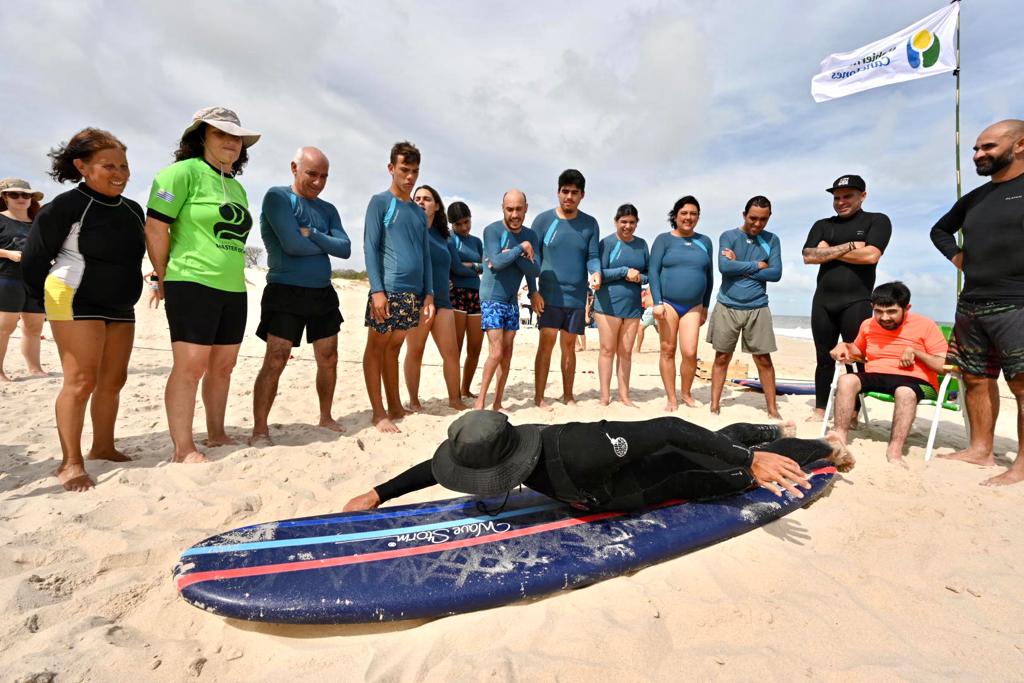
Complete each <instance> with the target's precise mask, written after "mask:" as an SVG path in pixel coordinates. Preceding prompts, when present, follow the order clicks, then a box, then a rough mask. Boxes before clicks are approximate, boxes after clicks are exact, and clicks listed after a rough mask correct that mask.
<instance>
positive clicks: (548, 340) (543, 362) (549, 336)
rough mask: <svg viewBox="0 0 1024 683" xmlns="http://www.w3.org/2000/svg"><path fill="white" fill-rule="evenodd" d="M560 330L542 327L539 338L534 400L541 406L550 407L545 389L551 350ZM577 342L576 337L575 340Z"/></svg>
mask: <svg viewBox="0 0 1024 683" xmlns="http://www.w3.org/2000/svg"><path fill="white" fill-rule="evenodd" d="M558 332H559V330H557V329H555V328H552V327H542V328H540V338H539V339H538V340H537V357H536V358H535V359H534V361H533V381H534V391H533V402H534V403H535V404H536V405H537V406H538V407H539V408H550V407H551V406H550V405H548V402H547V401H545V400H544V389H546V388H547V385H548V371H549V370H550V369H551V352H552V351H553V350H554V348H555V342H557V341H558ZM573 343H575V339H574V340H573Z"/></svg>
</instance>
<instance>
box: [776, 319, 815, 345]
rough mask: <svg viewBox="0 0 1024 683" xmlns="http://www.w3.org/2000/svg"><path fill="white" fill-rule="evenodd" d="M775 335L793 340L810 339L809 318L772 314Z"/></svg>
mask: <svg viewBox="0 0 1024 683" xmlns="http://www.w3.org/2000/svg"><path fill="white" fill-rule="evenodd" d="M772 326H773V327H774V328H775V334H776V335H778V336H780V337H791V338H793V339H811V317H810V316H809V315H775V314H774V313H773V314H772Z"/></svg>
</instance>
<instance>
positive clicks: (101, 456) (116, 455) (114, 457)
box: [85, 447, 132, 462]
mask: <svg viewBox="0 0 1024 683" xmlns="http://www.w3.org/2000/svg"><path fill="white" fill-rule="evenodd" d="M85 459H86V460H108V461H110V462H131V460H132V459H131V458H129V457H128V456H127V455H125V454H124V453H122V452H121V451H119V450H117V449H116V448H113V447H111V448H110V449H103V450H96V449H90V450H89V455H87V456H85Z"/></svg>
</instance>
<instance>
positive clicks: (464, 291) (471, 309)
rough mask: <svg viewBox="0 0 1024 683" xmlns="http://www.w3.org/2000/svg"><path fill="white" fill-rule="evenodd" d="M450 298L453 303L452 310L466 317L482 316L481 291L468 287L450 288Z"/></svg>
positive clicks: (452, 286)
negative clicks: (460, 312)
mask: <svg viewBox="0 0 1024 683" xmlns="http://www.w3.org/2000/svg"><path fill="white" fill-rule="evenodd" d="M448 298H449V299H451V301H452V309H453V310H456V311H462V312H463V313H465V314H466V315H480V290H479V289H470V288H468V287H456V286H455V285H451V286H450V287H449V288H448Z"/></svg>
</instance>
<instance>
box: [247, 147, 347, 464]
mask: <svg viewBox="0 0 1024 683" xmlns="http://www.w3.org/2000/svg"><path fill="white" fill-rule="evenodd" d="M291 170H292V176H293V177H294V181H293V182H292V184H291V187H285V186H282V187H272V188H270V189H269V190H268V191H267V194H266V196H264V198H263V211H262V213H261V215H260V233H261V234H262V235H263V244H264V246H266V248H267V265H268V266H269V268H270V270H269V271H268V272H267V286H266V287H265V288H264V290H263V300H262V302H261V304H260V307H261V316H260V325H259V327H258V328H256V336H258V337H259V338H260V339H262V340H264V341H265V342H267V351H266V355H265V356H264V358H263V367H261V368H260V371H259V374H258V375H256V385H255V387H254V388H253V392H252V412H253V425H252V437H251V438H250V439H249V443H250V444H253V445H256V444H259V443H264V444H269V443H270V429H269V427H268V426H267V418H268V416H269V415H270V407H271V406H272V405H273V404H274V397H275V396H276V395H277V383H278V380H279V379H280V377H281V373H282V372H283V371H284V367H285V365H286V364H287V363H288V358H289V357H290V355H291V351H292V348H293V347H295V346H298V345H299V344H301V343H302V332H303V330H305V331H306V341H307V342H309V343H310V344H312V345H313V356H314V357H315V358H316V393H317V398H318V400H319V403H320V420H319V425H320V426H321V427H324V428H326V429H330V430H332V431H336V432H340V431H342V428H341V426H340V425H339V424H338V423H337V422H335V420H334V418H333V417H332V416H331V404H332V403H333V402H334V388H335V386H336V384H337V379H338V331H339V330H340V329H341V323H342V317H341V311H340V310H339V309H338V294H337V292H335V291H334V287H333V286H332V285H331V259H330V257H331V256H334V257H337V258H348V257H349V256H350V255H351V254H352V242H351V241H350V240H349V238H348V234H347V233H346V232H345V228H344V227H343V226H342V225H341V217H340V216H339V215H338V210H337V209H336V208H334V205H333V204H331V203H329V202H326V201H324V200H323V199H320V198H319V197H320V193H321V192H323V190H324V188H325V187H326V186H327V174H328V171H329V170H330V163H329V162H328V161H327V157H326V156H324V153H323V152H321V151H320V150H319V149H317V148H316V147H303V148H301V149H299V151H298V152H296V153H295V159H294V160H293V161H292V162H291Z"/></svg>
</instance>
